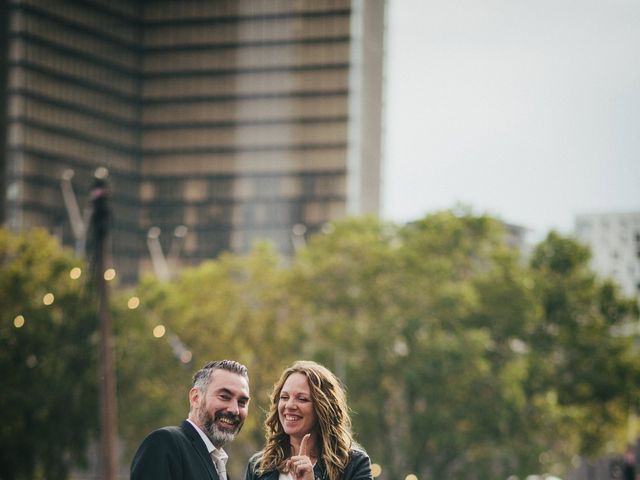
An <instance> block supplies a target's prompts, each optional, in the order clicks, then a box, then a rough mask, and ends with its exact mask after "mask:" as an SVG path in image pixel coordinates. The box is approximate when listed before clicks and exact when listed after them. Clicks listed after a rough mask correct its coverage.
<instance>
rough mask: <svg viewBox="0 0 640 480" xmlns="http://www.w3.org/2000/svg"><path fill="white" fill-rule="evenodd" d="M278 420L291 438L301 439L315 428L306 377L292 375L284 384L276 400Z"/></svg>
mask: <svg viewBox="0 0 640 480" xmlns="http://www.w3.org/2000/svg"><path fill="white" fill-rule="evenodd" d="M278 418H279V419H280V424H281V425H282V428H283V429H284V431H285V433H286V434H287V435H289V436H291V437H297V438H300V439H302V437H303V436H305V435H306V434H307V433H311V432H312V431H313V429H314V428H315V426H316V414H315V411H314V409H313V400H312V399H311V390H310V388H309V382H308V381H307V377H306V375H304V374H302V373H297V372H296V373H292V374H291V375H289V377H288V378H287V380H286V381H285V382H284V385H283V386H282V390H281V391H280V399H279V400H278Z"/></svg>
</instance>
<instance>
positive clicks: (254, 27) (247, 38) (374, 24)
mask: <svg viewBox="0 0 640 480" xmlns="http://www.w3.org/2000/svg"><path fill="white" fill-rule="evenodd" d="M0 1H1V2H2V3H1V5H2V6H1V7H0V9H2V12H0V13H2V20H1V21H2V22H4V24H3V26H2V27H1V28H2V29H1V30H0V35H1V37H0V38H1V40H0V41H1V45H0V47H1V48H2V50H3V53H6V54H4V55H3V56H2V60H0V62H2V63H0V76H1V77H2V80H0V88H2V87H3V85H2V83H1V82H4V83H5V85H4V86H6V89H4V91H6V94H4V95H2V100H1V101H0V109H2V111H0V113H2V119H3V122H2V123H0V135H1V138H2V140H3V141H4V148H3V149H2V157H1V158H0V161H1V164H0V167H1V168H0V171H1V172H2V173H0V175H2V177H3V178H0V180H2V181H3V184H4V192H5V195H4V196H3V200H2V204H0V207H1V214H2V220H3V223H4V224H5V225H6V226H8V227H9V228H12V229H15V230H25V229H28V228H30V227H33V226H44V227H46V228H48V229H50V230H51V231H52V232H54V233H56V234H58V235H59V236H60V237H61V238H62V239H63V240H64V242H65V243H66V244H73V243H74V237H73V235H72V233H73V231H72V228H71V222H70V220H69V214H68V212H69V206H68V204H67V206H66V205H65V201H64V196H63V194H62V192H63V185H64V186H66V187H65V188H66V191H67V192H69V186H70V185H73V187H74V188H75V193H76V195H77V198H78V199H79V200H80V206H81V207H83V206H84V205H86V204H87V203H88V192H89V188H90V187H91V184H92V175H93V173H94V171H95V170H96V169H97V168H98V167H106V168H107V169H108V170H109V174H110V177H109V178H110V185H111V188H112V196H111V205H112V209H113V212H114V218H115V221H114V223H113V232H114V233H113V252H114V263H115V266H116V268H117V269H118V271H119V272H120V274H121V277H122V278H124V279H125V281H127V280H133V279H135V278H136V276H137V275H138V273H139V272H140V271H145V270H149V269H150V268H151V267H150V265H151V264H150V256H149V252H148V249H147V241H148V238H147V234H148V232H149V231H150V230H151V233H152V235H151V237H152V238H151V239H152V240H153V238H154V237H157V232H158V230H157V229H154V228H153V227H159V229H160V231H161V232H162V234H161V235H160V237H159V239H160V242H161V245H162V247H163V250H164V251H165V252H168V251H169V250H170V248H171V247H170V243H171V241H172V233H173V232H174V230H175V229H176V227H179V226H181V225H184V226H186V227H187V228H186V229H184V228H181V229H179V230H178V231H179V232H180V233H181V234H183V233H184V232H185V231H186V232H188V233H187V234H186V236H185V237H184V239H183V242H184V244H183V249H182V255H181V258H182V262H183V264H188V265H189V264H196V263H198V262H200V261H202V260H204V259H208V258H212V257H215V256H216V255H217V254H218V253H220V252H221V251H224V250H232V251H238V252H242V251H246V250H247V249H248V248H249V247H250V246H251V244H252V242H253V241H254V240H256V239H268V240H271V241H273V242H274V243H275V245H276V246H277V248H278V250H279V251H281V252H283V253H290V252H291V251H292V249H293V245H294V242H292V236H293V237H295V236H296V235H298V236H300V235H301V234H302V233H303V232H306V234H311V233H314V232H317V231H318V230H320V229H321V228H322V226H323V225H325V224H326V223H327V222H328V221H331V220H334V219H338V218H340V217H343V216H346V215H348V214H363V213H373V214H376V213H378V210H379V202H380V171H381V161H382V160H381V155H382V148H381V143H382V141H381V139H382V98H383V96H382V93H383V59H384V30H385V6H386V5H385V0H302V1H301V0H211V1H206V2H205V1H195V0H181V1H179V2H178V1H143V0H139V1H132V0H109V1H107V0H76V1H72V2H61V1H57V0H0ZM71 171H73V172H74V175H73V178H72V179H71V180H70V181H69V177H70V172H71ZM65 175H66V178H67V179H66V180H63V177H65ZM67 197H68V198H69V196H68V195H67ZM71 210H73V209H71ZM293 240H295V238H293Z"/></svg>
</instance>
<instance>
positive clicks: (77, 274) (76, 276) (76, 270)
mask: <svg viewBox="0 0 640 480" xmlns="http://www.w3.org/2000/svg"><path fill="white" fill-rule="evenodd" d="M81 275H82V270H81V269H80V268H79V267H73V268H72V269H71V271H70V272H69V277H71V280H77V279H79V278H80V276H81Z"/></svg>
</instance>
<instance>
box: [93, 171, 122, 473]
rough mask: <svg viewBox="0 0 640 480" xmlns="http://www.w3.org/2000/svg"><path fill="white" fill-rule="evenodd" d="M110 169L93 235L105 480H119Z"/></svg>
mask: <svg viewBox="0 0 640 480" xmlns="http://www.w3.org/2000/svg"><path fill="white" fill-rule="evenodd" d="M106 177H107V172H106V169H98V170H97V171H96V179H95V182H94V185H93V188H92V190H91V202H92V205H93V213H92V216H91V223H90V228H91V233H92V234H93V238H92V240H93V254H94V268H95V270H94V279H95V282H96V292H97V301H98V321H99V324H100V426H101V428H100V434H101V446H102V448H101V454H102V455H101V457H102V478H103V480H115V479H116V475H117V468H118V462H117V437H118V426H117V411H116V405H117V404H116V375H115V360H114V353H113V337H112V335H111V330H112V328H111V313H110V311H109V287H108V285H107V281H106V280H105V278H104V272H105V267H106V265H107V259H108V256H109V242H108V239H109V226H110V221H111V218H110V212H109V206H108V197H109V188H108V185H107V181H106Z"/></svg>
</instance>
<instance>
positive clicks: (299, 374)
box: [245, 361, 373, 480]
mask: <svg viewBox="0 0 640 480" xmlns="http://www.w3.org/2000/svg"><path fill="white" fill-rule="evenodd" d="M264 425H265V429H266V439H267V444H266V446H265V448H264V450H262V451H261V452H258V453H257V454H255V455H254V456H253V457H252V458H251V460H250V461H249V465H248V467H247V474H246V477H245V480H371V479H372V478H373V477H372V476H371V465H370V462H369V457H368V455H367V454H366V452H365V451H364V450H363V449H362V448H360V447H358V446H356V445H355V443H354V441H353V439H352V437H351V431H350V428H351V419H350V418H349V413H348V411H347V402H346V396H345V393H344V390H343V389H342V387H341V386H340V382H339V381H338V379H337V378H336V377H335V375H333V373H331V372H330V371H329V370H328V369H327V368H325V367H323V366H322V365H319V364H317V363H315V362H309V361H299V362H296V363H294V364H293V365H292V366H291V367H289V368H287V369H286V370H285V371H284V372H283V373H282V375H281V376H280V379H279V380H278V381H277V382H276V384H275V385H274V387H273V393H272V394H271V408H270V410H269V413H268V414H267V419H266V420H265V422H264Z"/></svg>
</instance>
